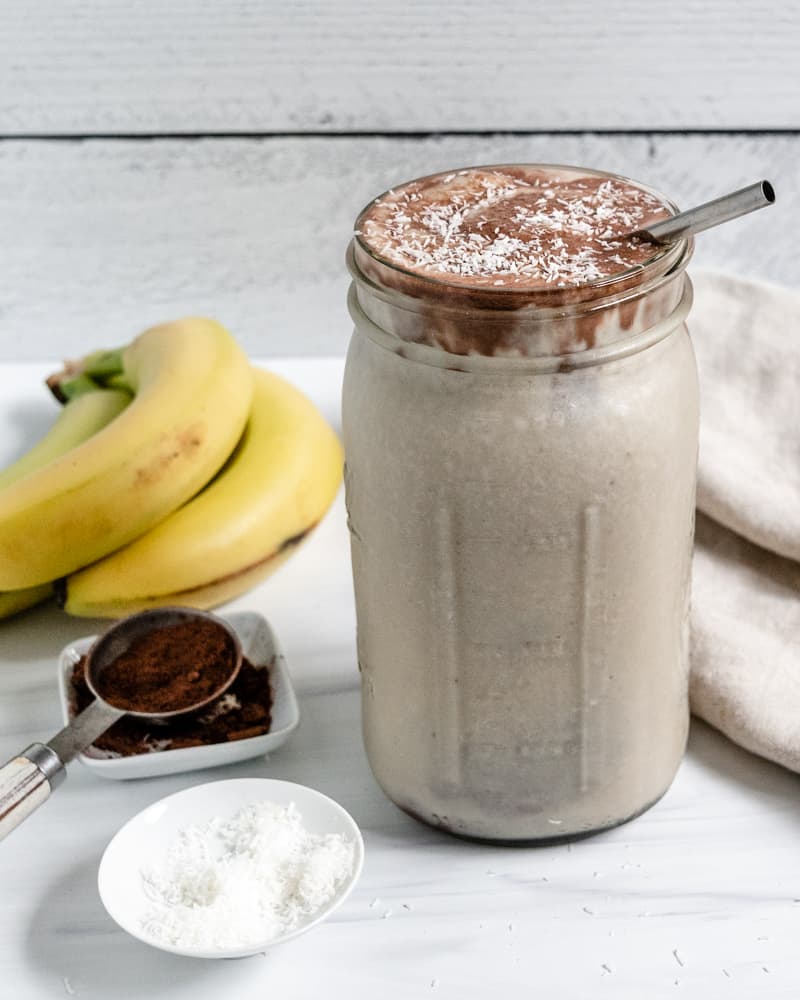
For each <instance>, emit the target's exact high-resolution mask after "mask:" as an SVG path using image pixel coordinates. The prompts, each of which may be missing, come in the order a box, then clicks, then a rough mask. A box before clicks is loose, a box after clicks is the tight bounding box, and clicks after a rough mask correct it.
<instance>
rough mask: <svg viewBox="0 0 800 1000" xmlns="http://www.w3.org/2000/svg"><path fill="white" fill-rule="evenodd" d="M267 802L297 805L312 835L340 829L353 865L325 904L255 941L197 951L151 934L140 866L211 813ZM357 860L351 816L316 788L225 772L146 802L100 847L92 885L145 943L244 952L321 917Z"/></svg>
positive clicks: (340, 897) (360, 847)
mask: <svg viewBox="0 0 800 1000" xmlns="http://www.w3.org/2000/svg"><path fill="white" fill-rule="evenodd" d="M259 801H269V802H274V803H277V804H278V805H282V806H287V805H289V804H291V803H294V805H295V806H296V807H297V809H298V811H299V813H300V815H301V816H302V820H303V825H304V826H305V828H306V829H307V830H309V831H310V832H311V833H314V834H328V833H333V834H341V835H343V836H344V837H345V838H347V840H349V841H350V842H351V843H352V844H353V848H354V857H353V870H352V872H351V874H350V876H349V877H348V878H347V880H346V881H345V882H344V883H343V884H342V885H341V886H340V887H339V890H338V892H337V893H336V894H335V896H333V897H332V898H331V899H330V900H329V901H328V903H326V904H325V906H323V907H322V908H321V909H319V910H317V912H316V913H315V914H314V915H313V916H312V917H311V918H310V919H308V920H307V921H306V922H305V923H304V924H301V925H300V926H298V927H295V928H294V929H293V930H291V931H288V932H287V933H286V934H282V935H280V936H279V937H275V938H272V939H270V940H266V941H263V942H259V944H258V945H256V946H253V945H250V946H248V947H245V948H238V949H237V948H229V949H226V950H224V951H223V950H214V951H204V950H200V949H187V948H179V947H175V946H173V945H169V944H165V943H164V942H162V941H159V940H157V939H156V938H153V937H151V936H150V935H149V934H148V933H147V932H146V931H145V930H144V929H143V927H142V921H143V919H144V917H145V915H146V913H147V911H148V909H149V908H150V906H151V905H152V904H151V903H150V902H149V900H148V898H147V896H146V894H145V891H144V887H143V883H142V877H141V872H142V870H144V869H147V868H149V867H151V866H152V865H155V864H158V862H159V861H160V860H161V858H163V856H164V854H165V852H166V850H167V848H168V847H169V845H170V843H171V842H172V841H174V839H175V838H176V836H177V834H178V832H179V831H180V830H183V829H185V828H186V827H188V826H194V825H196V824H205V823H208V822H209V820H211V819H212V818H213V817H215V816H221V817H225V818H230V817H231V816H233V815H234V813H236V812H237V810H239V809H241V808H242V807H243V806H246V805H248V804H250V803H253V802H259ZM363 864H364V841H363V839H362V837H361V831H360V830H359V829H358V826H357V825H356V822H355V820H354V819H353V818H352V816H350V814H349V813H348V812H346V811H345V810H344V809H343V808H342V807H341V806H340V805H339V804H338V802H334V801H333V799H330V798H328V796H327V795H323V794H322V793H321V792H317V791H315V790H314V789H313V788H307V787H306V786H305V785H296V784H294V783H293V782H291V781H275V780H272V779H270V778H233V779H231V780H228V781H212V782H209V783H207V784H203V785H196V786H195V787H194V788H187V789H184V791H182V792H176V793H175V794H174V795H168V796H167V797H166V798H164V799H161V800H159V801H158V802H155V803H154V804H153V805H151V806H148V808H147V809H145V810H143V811H142V812H140V813H138V815H136V816H134V817H133V819H131V820H129V821H128V822H127V823H126V824H125V825H124V826H123V827H122V829H121V830H119V832H118V833H117V834H116V836H115V837H114V838H113V840H112V841H111V843H110V844H109V845H108V847H107V848H106V850H105V852H104V854H103V857H102V859H101V861H100V869H99V871H98V876H97V886H98V889H99V891H100V898H101V899H102V901H103V905H104V906H105V908H106V910H107V911H108V913H109V915H110V916H111V917H112V918H113V919H114V920H115V921H116V923H117V924H119V926H120V927H121V928H122V929H123V930H125V931H127V932H128V933H129V934H131V935H133V937H135V938H138V939H139V940H140V941H144V943H145V944H149V945H152V946H153V947H154V948H160V949H161V950H162V951H169V952H172V953H173V954H175V955H186V956H188V957H190V958H244V957H246V956H248V955H258V954H261V953H263V952H264V951H266V950H267V949H269V948H272V947H274V946H275V945H277V944H282V943H283V942H284V941H288V940H289V939H290V938H294V937H297V936H298V935H299V934H304V933H305V932H306V931H308V930H310V929H311V928H312V927H314V926H316V925H317V924H319V923H321V922H322V921H323V920H325V919H326V918H327V917H329V916H330V915H331V914H332V913H333V911H334V910H336V909H337V908H338V907H339V906H341V904H342V903H343V902H344V901H345V899H346V898H347V896H348V895H349V894H350V892H351V890H352V888H353V886H354V885H355V884H356V882H357V881H358V877H359V875H360V874H361V869H362V867H363Z"/></svg>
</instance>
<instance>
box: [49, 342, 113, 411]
mask: <svg viewBox="0 0 800 1000" xmlns="http://www.w3.org/2000/svg"><path fill="white" fill-rule="evenodd" d="M123 350H124V349H123V348H117V349H115V350H110V351H105V350H104V351H93V352H92V353H91V354H87V355H86V357H85V358H79V359H78V360H76V361H66V362H64V367H63V368H62V369H61V371H60V372H54V373H53V374H52V375H49V376H48V377H47V379H46V384H47V387H48V389H49V390H50V391H51V392H52V393H53V395H54V396H55V398H56V399H57V400H58V401H59V403H66V402H67V401H68V400H70V399H74V398H75V397H76V396H80V395H82V394H83V393H85V392H93V391H94V390H95V389H106V388H115V389H119V388H128V386H127V384H126V383H125V378H124V366H123V360H122V354H123Z"/></svg>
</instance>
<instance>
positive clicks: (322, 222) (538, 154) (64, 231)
mask: <svg viewBox="0 0 800 1000" xmlns="http://www.w3.org/2000/svg"><path fill="white" fill-rule="evenodd" d="M798 65H800V60H798ZM799 156H800V137H798V136H796V135H795V136H792V135H782V136H776V135H772V136H731V135H697V136H680V135H671V136H625V135H613V136H598V135H585V136H579V135H578V136H576V135H540V136H457V137H454V136H450V137H446V138H439V139H386V138H358V139H355V138H348V139H344V138H338V139H319V138H317V139H298V138H295V139H263V140H255V139H253V140H244V139H235V140H201V141H177V140H172V141H170V140H158V141H152V142H132V141H123V140H120V141H114V142H102V141H97V142H93V141H90V142H61V143H58V142H6V143H0V219H2V225H3V250H2V251H0V259H1V260H2V263H3V281H2V282H0V358H2V359H6V360H22V359H31V360H34V359H45V358H62V357H64V356H67V357H72V356H75V355H79V354H81V353H85V352H87V351H89V350H92V349H94V348H96V347H100V346H116V345H117V344H118V343H124V342H126V341H127V340H129V339H130V338H131V337H132V336H133V335H134V334H135V333H138V332H139V331H140V330H142V329H144V328H145V327H146V326H148V325H150V324H153V323H157V322H162V321H164V320H166V319H172V318H174V317H177V316H183V315H198V314H201V315H202V314H205V315H210V316H214V317H216V318H218V319H219V320H221V321H222V322H224V323H225V324H227V325H228V326H229V327H230V329H231V330H233V331H234V333H235V334H236V336H237V338H238V339H239V340H240V341H241V343H242V344H244V346H245V347H246V348H247V350H248V351H249V352H250V353H251V354H255V355H259V354H260V355H269V356H276V355H306V354H307V355H312V354H329V355H330V354H344V351H345V348H346V345H347V340H348V337H349V335H350V320H349V318H348V316H347V311H346V308H345V293H346V289H347V284H348V276H347V272H346V270H345V265H344V254H345V248H346V246H347V243H348V241H349V239H350V234H351V231H352V226H353V222H354V220H355V217H356V215H357V213H358V212H359V211H360V210H361V208H362V207H363V206H364V205H365V204H366V202H367V201H369V199H370V198H373V197H375V196H377V195H378V194H380V193H381V192H382V191H384V190H385V189H386V188H387V187H390V186H391V185H392V184H396V183H398V182H399V181H405V180H409V179H410V178H412V177H415V176H419V175H420V174H425V173H430V172H433V171H436V170H444V169H448V168H450V167H454V166H462V165H464V164H469V163H481V162H483V163H486V162H494V163H500V162H504V161H505V162H514V161H517V162H525V161H534V162H535V161H545V162H556V163H578V164H583V165H585V166H593V167H598V168H601V169H606V170H610V171H617V172H620V173H623V174H628V175H630V176H632V177H635V178H637V179H638V180H641V181H644V182H645V183H648V184H651V185H652V186H654V187H656V188H659V189H661V190H662V191H663V192H664V193H666V194H668V195H670V196H671V197H672V198H674V200H675V201H676V202H677V203H678V204H679V205H680V206H681V207H683V208H688V207H690V206H692V205H696V204H698V203H699V202H702V201H706V200H708V199H709V198H711V197H714V196H717V195H720V194H723V193H726V192H728V191H732V190H734V189H736V188H739V187H742V186H744V185H745V184H749V183H752V182H754V181H757V180H759V179H760V178H763V177H766V178H768V179H770V180H771V181H772V182H773V183H774V184H775V188H776V191H777V203H776V204H775V206H773V207H772V208H769V209H766V210H765V211H762V212H758V213H756V214H754V215H751V216H748V217H747V218H745V219H738V220H736V221H734V222H731V223H729V224H727V225H725V226H721V227H719V228H717V229H715V230H713V231H710V232H708V233H703V234H702V235H701V236H700V237H699V239H698V241H697V250H696V257H695V261H696V263H697V264H698V265H700V264H703V265H715V266H717V267H720V268H723V269H726V270H730V271H733V272H734V273H739V274H743V275H751V276H753V277H758V276H760V277H763V278H767V279H771V280H773V281H776V282H779V283H783V284H787V285H790V286H791V285H794V286H800V255H798V254H797V252H796V249H795V244H796V241H797V233H798V232H800V171H798V169H797V162H798V157H799Z"/></svg>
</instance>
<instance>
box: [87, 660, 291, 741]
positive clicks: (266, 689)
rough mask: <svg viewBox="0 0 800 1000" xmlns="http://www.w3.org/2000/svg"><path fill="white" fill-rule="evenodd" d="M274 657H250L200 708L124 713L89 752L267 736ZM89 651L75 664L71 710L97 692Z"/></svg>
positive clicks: (270, 709)
mask: <svg viewBox="0 0 800 1000" xmlns="http://www.w3.org/2000/svg"><path fill="white" fill-rule="evenodd" d="M273 664H274V659H273V660H271V661H270V662H269V664H267V665H266V666H264V667H261V666H258V667H257V666H254V664H252V663H251V662H250V661H249V660H248V659H247V658H246V657H245V658H244V659H243V660H242V666H241V669H240V670H239V674H238V676H237V677H236V679H235V680H234V682H233V683H232V684H231V686H230V687H229V688H228V690H227V691H226V692H225V693H224V694H222V695H220V697H219V698H217V699H215V700H214V701H212V702H211V703H210V704H209V705H207V706H205V707H204V708H203V709H202V710H201V711H200V712H199V713H191V714H189V715H180V716H175V717H174V718H172V719H170V720H168V721H165V722H163V723H155V722H151V721H149V720H147V719H138V718H136V717H134V716H130V715H126V716H123V717H122V718H121V719H120V720H119V721H118V722H115V723H114V725H113V726H112V727H111V728H110V729H108V730H107V731H106V732H105V733H103V735H102V736H99V737H98V738H97V739H96V740H95V741H94V743H93V744H92V746H91V747H90V748H89V749H88V751H87V753H88V754H89V755H90V756H104V757H106V756H115V757H117V756H119V757H131V756H134V755H136V754H143V753H153V752H157V751H161V750H178V749H183V748H186V747H198V746H205V745H208V744H212V743H227V742H232V741H234V740H243V739H249V738H250V737H252V736H263V735H264V734H265V733H268V732H269V731H270V726H271V723H272V691H271V685H270V677H271V671H272V667H273ZM85 666H86V657H85V656H83V657H81V658H80V660H78V662H77V663H76V664H75V666H74V668H73V671H72V675H71V678H70V681H71V683H70V698H69V701H70V712H71V713H72V714H73V715H74V714H77V713H78V712H80V711H81V710H82V709H84V708H85V707H86V706H87V705H88V704H89V702H91V701H92V700H93V696H92V694H91V692H90V691H89V688H88V687H87V685H86V676H85Z"/></svg>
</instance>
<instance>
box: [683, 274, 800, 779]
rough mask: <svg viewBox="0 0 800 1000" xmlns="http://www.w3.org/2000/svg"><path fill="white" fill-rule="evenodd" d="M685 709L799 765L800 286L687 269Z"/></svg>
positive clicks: (744, 742) (778, 759) (749, 746)
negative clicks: (690, 384) (688, 611)
mask: <svg viewBox="0 0 800 1000" xmlns="http://www.w3.org/2000/svg"><path fill="white" fill-rule="evenodd" d="M692 281H693V283H694V286H695V304H694V306H693V309H692V312H691V313H690V316H689V327H690V329H691V333H692V339H693V341H694V345H695V351H696V354H697V364H698V368H699V371H700V394H701V395H700V399H701V419H700V458H699V469H698V484H697V507H698V517H697V535H696V544H695V554H694V569H693V580H692V617H691V664H692V669H691V686H690V697H691V705H692V711H693V712H694V713H695V714H696V715H698V716H699V717H700V718H702V719H705V720H706V721H707V722H709V723H711V725H712V726H715V727H716V728H717V729H720V730H722V732H723V733H725V734H726V735H727V736H729V737H730V739H732V740H734V741H735V742H736V743H739V744H741V746H743V747H746V748H747V749H748V750H751V751H752V752H753V753H757V754H760V755H761V756H763V757H767V758H769V759H770V760H773V761H776V762H777V763H779V764H782V765H784V766H785V767H788V768H791V769H792V770H794V771H800V295H797V294H795V293H792V292H789V291H787V290H786V289H783V288H778V287H776V286H772V285H767V284H764V283H760V282H752V281H744V280H742V279H739V278H734V277H731V276H728V275H724V274H718V273H714V272H702V271H701V272H694V273H693V274H692Z"/></svg>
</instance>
